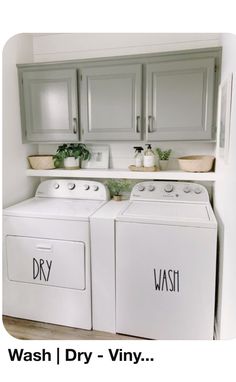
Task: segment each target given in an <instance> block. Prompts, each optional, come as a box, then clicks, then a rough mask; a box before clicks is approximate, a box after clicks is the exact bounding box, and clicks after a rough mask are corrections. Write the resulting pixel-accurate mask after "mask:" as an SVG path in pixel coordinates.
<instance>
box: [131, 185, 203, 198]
mask: <svg viewBox="0 0 236 382" xmlns="http://www.w3.org/2000/svg"><path fill="white" fill-rule="evenodd" d="M130 200H152V201H153V200H158V201H166V200H168V201H175V202H177V201H179V202H191V203H194V202H196V203H198V202H199V203H202V202H205V203H208V202H209V195H208V192H207V189H206V188H205V187H204V186H202V185H201V184H197V183H190V182H188V183H186V182H171V181H170V182H166V181H165V182H162V181H151V182H150V181H145V182H141V183H137V184H136V185H135V186H134V187H133V189H132V192H131V196H130Z"/></svg>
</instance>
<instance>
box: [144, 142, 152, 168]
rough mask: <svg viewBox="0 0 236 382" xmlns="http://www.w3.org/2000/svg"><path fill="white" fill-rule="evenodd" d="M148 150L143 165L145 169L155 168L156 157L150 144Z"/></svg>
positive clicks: (145, 152)
mask: <svg viewBox="0 0 236 382" xmlns="http://www.w3.org/2000/svg"><path fill="white" fill-rule="evenodd" d="M145 146H147V148H146V149H145V151H144V157H143V165H144V167H154V166H155V155H154V152H153V151H152V146H151V145H150V143H146V144H145Z"/></svg>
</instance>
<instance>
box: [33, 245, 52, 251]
mask: <svg viewBox="0 0 236 382" xmlns="http://www.w3.org/2000/svg"><path fill="white" fill-rule="evenodd" d="M36 249H37V250H38V251H51V250H52V246H51V245H44V244H37V245H36Z"/></svg>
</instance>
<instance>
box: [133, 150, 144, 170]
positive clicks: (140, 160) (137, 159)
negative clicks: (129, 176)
mask: <svg viewBox="0 0 236 382" xmlns="http://www.w3.org/2000/svg"><path fill="white" fill-rule="evenodd" d="M134 149H135V154H134V158H135V166H136V167H142V165H143V154H142V151H143V148H142V146H134Z"/></svg>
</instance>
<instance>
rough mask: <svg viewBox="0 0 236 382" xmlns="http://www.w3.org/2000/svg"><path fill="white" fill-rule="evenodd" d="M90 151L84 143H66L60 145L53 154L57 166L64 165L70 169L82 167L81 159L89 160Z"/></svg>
mask: <svg viewBox="0 0 236 382" xmlns="http://www.w3.org/2000/svg"><path fill="white" fill-rule="evenodd" d="M90 157H91V154H90V151H89V149H88V148H87V146H86V145H85V144H83V143H68V144H66V143H64V144H63V145H60V146H58V148H57V151H56V154H55V155H54V156H53V159H54V164H55V167H61V166H64V167H65V168H66V169H68V170H73V169H78V168H80V160H89V159H90Z"/></svg>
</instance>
